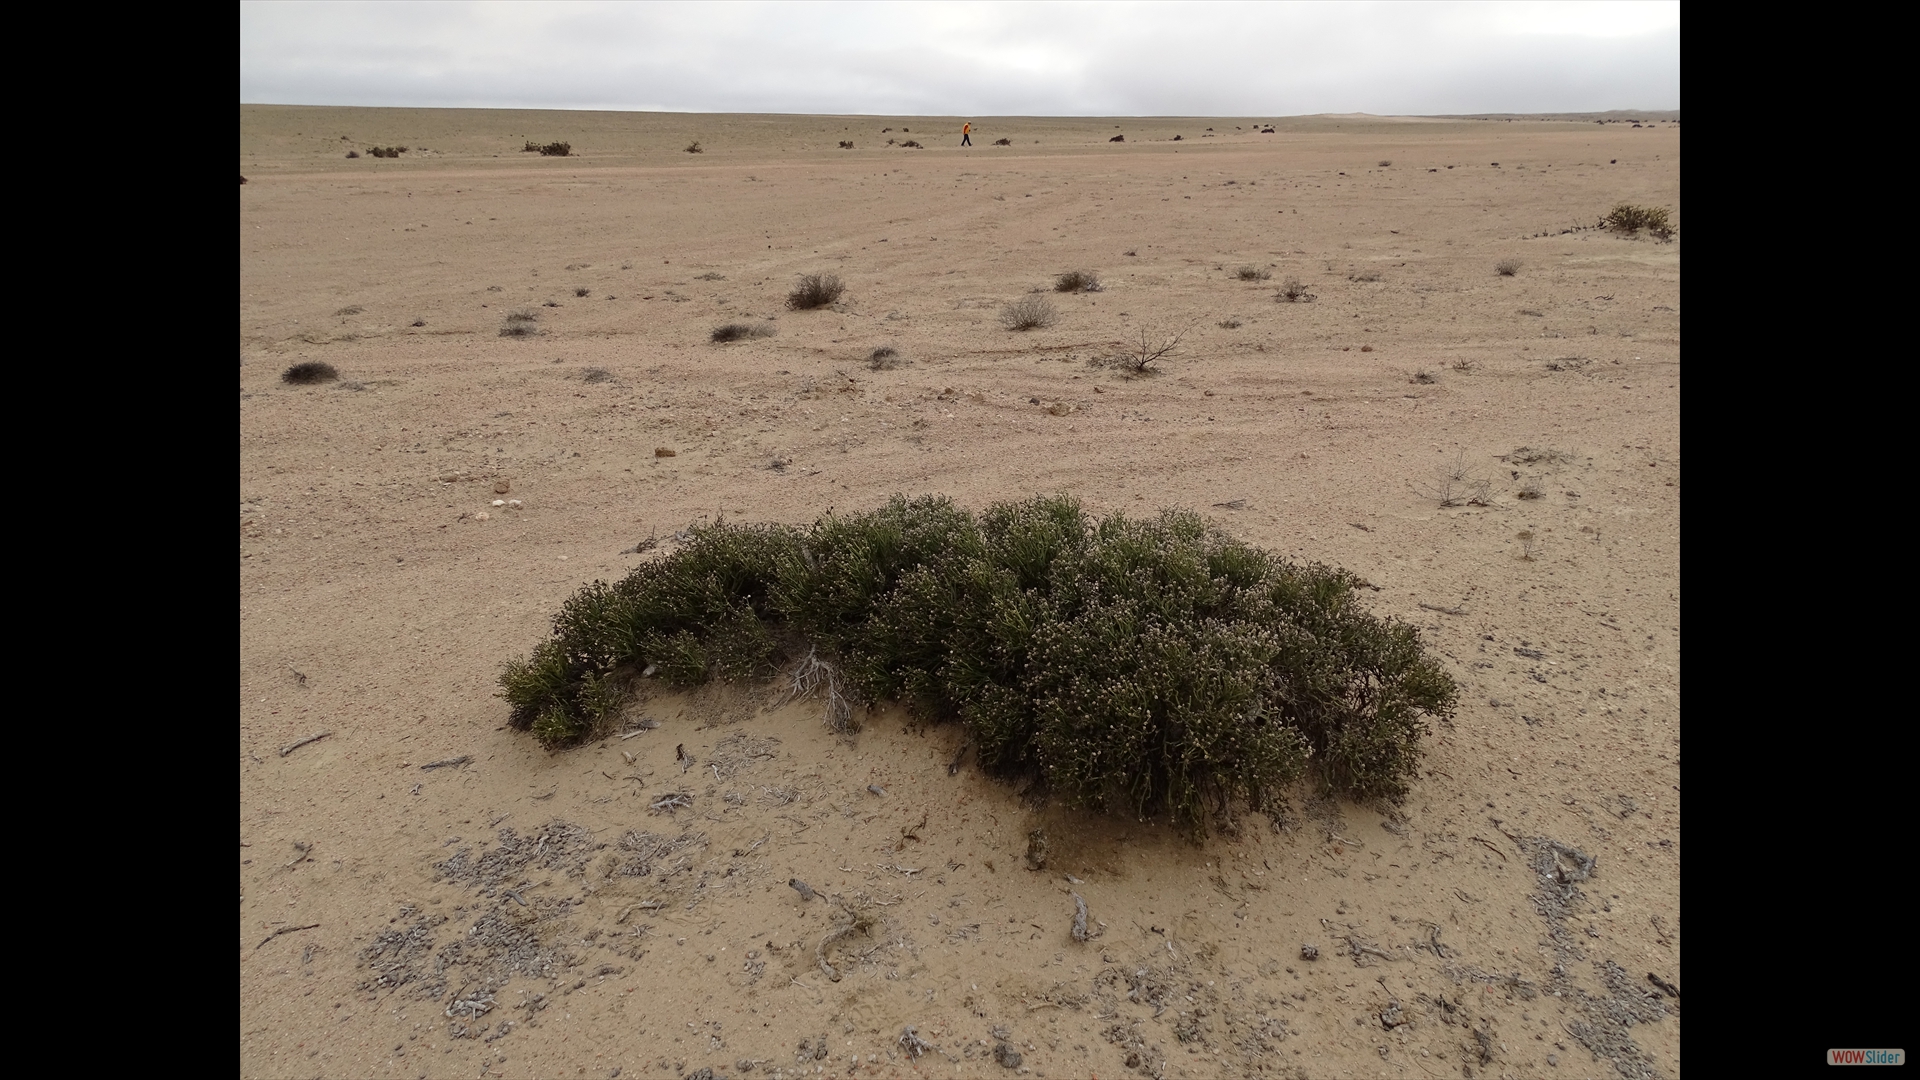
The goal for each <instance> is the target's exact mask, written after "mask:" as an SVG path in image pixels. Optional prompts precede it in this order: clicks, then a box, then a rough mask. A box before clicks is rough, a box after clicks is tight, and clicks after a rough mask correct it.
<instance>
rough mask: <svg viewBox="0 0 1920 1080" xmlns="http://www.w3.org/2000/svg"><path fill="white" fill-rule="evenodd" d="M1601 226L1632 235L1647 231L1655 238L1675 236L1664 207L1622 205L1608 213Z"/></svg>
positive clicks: (1601, 220)
mask: <svg viewBox="0 0 1920 1080" xmlns="http://www.w3.org/2000/svg"><path fill="white" fill-rule="evenodd" d="M1600 224H1601V226H1602V227H1603V228H1608V229H1612V230H1614V231H1616V232H1624V233H1631V232H1638V231H1639V230H1641V229H1645V230H1647V231H1648V232H1649V233H1652V234H1653V235H1655V236H1662V237H1664V236H1671V235H1672V234H1673V225H1672V223H1671V221H1670V220H1669V219H1668V216H1667V208H1666V207H1664V206H1634V205H1633V204H1631V203H1621V204H1620V205H1618V206H1616V207H1614V208H1613V209H1611V210H1609V211H1607V216H1606V217H1603V218H1601V219H1600Z"/></svg>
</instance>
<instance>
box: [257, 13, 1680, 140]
mask: <svg viewBox="0 0 1920 1080" xmlns="http://www.w3.org/2000/svg"><path fill="white" fill-rule="evenodd" d="M1493 10H1495V9H1488V8H1484V7H1480V6H1473V5H1466V6H1462V5H1404V6H1403V5H1393V6H1379V5H1353V6H1348V5H1340V6H1319V5H1314V6H1308V7H1295V6H1291V5H1254V6H1241V5H1206V4H1175V5H1160V4H1147V5H1073V6H1067V5H1035V6H1024V5H1021V6H1010V7H1002V6H991V7H990V6H984V5H982V6H972V5H841V4H831V5H798V4H773V5H764V4H722V5H712V6H708V5H678V4H666V5H653V4H649V5H619V6H602V5H574V4H552V5H532V6H520V5H492V4H391V5H389V4H320V5H311V4H292V3H290V4H271V5H260V4H243V5H242V8H241V26H240V29H241V33H240V93H241V100H242V101H243V102H277V103H304V104H341V105H411V106H476V107H477V106H485V107H503V108H627V109H670V110H684V111H725V112H809V113H867V114H880V115H888V114H895V115H913V114H938V115H953V114H960V113H970V114H975V115H1020V114H1024V115H1274V116H1279V115H1294V114H1301V113H1314V112H1373V113H1402V114H1408V113H1412V114H1421V113H1424V114H1433V113H1462V112H1474V111H1505V112H1541V111H1573V110H1598V109H1609V108H1641V109H1659V108H1678V107H1679V103H1680V32H1679V27H1678V24H1677V21H1675V22H1674V23H1673V24H1672V25H1670V26H1667V27H1665V28H1660V27H1653V28H1650V29H1648V30H1646V31H1644V32H1640V33H1627V34H1615V35H1613V36H1592V35H1588V34H1576V33H1568V32H1560V33H1539V32H1536V33H1522V32H1515V31H1512V30H1507V29H1502V28H1500V27H1499V26H1498V25H1496V24H1495V22H1494V21H1493V20H1492V19H1491V18H1490V17H1489V12H1490V11H1493ZM1675 10H1677V8H1676V9H1675Z"/></svg>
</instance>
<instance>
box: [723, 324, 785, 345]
mask: <svg viewBox="0 0 1920 1080" xmlns="http://www.w3.org/2000/svg"><path fill="white" fill-rule="evenodd" d="M772 336H773V327H771V326H768V325H767V324H766V323H739V322H733V323H728V324H726V325H725V326H716V327H714V328H713V337H712V340H713V341H714V342H716V343H723V342H728V341H746V340H749V339H751V338H764V337H772Z"/></svg>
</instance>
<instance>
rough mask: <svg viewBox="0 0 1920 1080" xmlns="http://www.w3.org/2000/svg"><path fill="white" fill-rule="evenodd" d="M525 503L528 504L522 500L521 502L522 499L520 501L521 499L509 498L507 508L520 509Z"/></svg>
mask: <svg viewBox="0 0 1920 1080" xmlns="http://www.w3.org/2000/svg"><path fill="white" fill-rule="evenodd" d="M524 505H526V504H524V503H522V502H521V501H520V500H519V499H508V500H507V509H509V510H518V509H520V507H522V506H524Z"/></svg>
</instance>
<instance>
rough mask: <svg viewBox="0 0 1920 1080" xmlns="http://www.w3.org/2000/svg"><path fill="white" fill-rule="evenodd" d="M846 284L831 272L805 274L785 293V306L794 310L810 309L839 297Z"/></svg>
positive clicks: (834, 300) (824, 305) (820, 306)
mask: <svg viewBox="0 0 1920 1080" xmlns="http://www.w3.org/2000/svg"><path fill="white" fill-rule="evenodd" d="M846 290H847V287H846V285H844V284H843V283H841V281H840V279H839V278H838V277H836V276H835V275H833V274H807V275H805V276H803V277H802V278H801V279H800V284H798V285H795V286H794V287H793V291H792V292H790V293H788V294H787V306H788V307H789V308H792V309H793V310H795V311H812V310H813V309H814V308H823V307H826V306H827V305H828V304H831V303H834V302H836V301H838V300H839V299H840V294H841V293H843V292H845V291H846Z"/></svg>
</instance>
